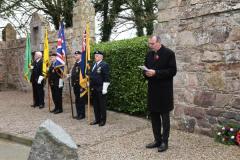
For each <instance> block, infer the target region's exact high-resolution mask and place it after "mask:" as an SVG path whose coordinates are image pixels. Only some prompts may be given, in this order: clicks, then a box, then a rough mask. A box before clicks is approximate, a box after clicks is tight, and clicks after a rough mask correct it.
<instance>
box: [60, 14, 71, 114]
mask: <svg viewBox="0 0 240 160" xmlns="http://www.w3.org/2000/svg"><path fill="white" fill-rule="evenodd" d="M63 18H64V17H63V16H61V17H60V23H61V21H63ZM63 25H64V23H63ZM65 56H66V66H67V74H69V73H70V72H69V67H68V58H67V53H66V54H65ZM67 79H68V87H69V97H70V103H71V110H72V118H74V115H73V102H72V89H71V82H70V78H67Z"/></svg>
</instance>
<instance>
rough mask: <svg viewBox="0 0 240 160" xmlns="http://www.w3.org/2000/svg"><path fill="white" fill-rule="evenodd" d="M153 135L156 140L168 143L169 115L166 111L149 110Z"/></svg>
mask: <svg viewBox="0 0 240 160" xmlns="http://www.w3.org/2000/svg"><path fill="white" fill-rule="evenodd" d="M151 121H152V129H153V135H154V138H155V141H156V142H164V143H168V138H169V132H170V115H169V112H168V113H159V112H151Z"/></svg>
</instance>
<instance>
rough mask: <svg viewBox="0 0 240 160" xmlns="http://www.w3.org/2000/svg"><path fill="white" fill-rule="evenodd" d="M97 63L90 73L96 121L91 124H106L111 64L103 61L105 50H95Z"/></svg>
mask: <svg viewBox="0 0 240 160" xmlns="http://www.w3.org/2000/svg"><path fill="white" fill-rule="evenodd" d="M94 58H95V63H94V64H93V68H92V69H91V73H90V88H91V90H92V95H93V108H94V115H95V121H93V122H91V123H90V125H95V124H98V125H99V126H104V125H105V123H106V118H107V115H106V114H107V113H106V112H107V111H106V94H107V89H108V86H109V84H110V81H109V66H108V64H107V63H106V62H105V61H103V52H101V51H95V52H94Z"/></svg>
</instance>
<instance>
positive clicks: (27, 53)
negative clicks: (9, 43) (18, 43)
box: [24, 34, 32, 82]
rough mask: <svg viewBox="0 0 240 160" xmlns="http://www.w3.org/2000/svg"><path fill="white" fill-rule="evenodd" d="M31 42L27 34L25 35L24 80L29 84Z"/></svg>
mask: <svg viewBox="0 0 240 160" xmlns="http://www.w3.org/2000/svg"><path fill="white" fill-rule="evenodd" d="M31 52H32V51H31V42H30V37H29V34H27V39H26V49H25V57H24V78H25V79H26V80H27V81H28V82H30V76H31V63H32V55H31Z"/></svg>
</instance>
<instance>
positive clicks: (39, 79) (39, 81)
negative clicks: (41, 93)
mask: <svg viewBox="0 0 240 160" xmlns="http://www.w3.org/2000/svg"><path fill="white" fill-rule="evenodd" d="M43 79H44V77H43V76H39V77H38V82H37V83H38V84H41V83H42V80H43Z"/></svg>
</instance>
